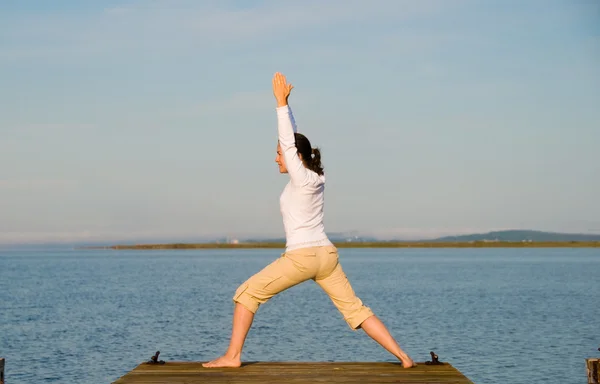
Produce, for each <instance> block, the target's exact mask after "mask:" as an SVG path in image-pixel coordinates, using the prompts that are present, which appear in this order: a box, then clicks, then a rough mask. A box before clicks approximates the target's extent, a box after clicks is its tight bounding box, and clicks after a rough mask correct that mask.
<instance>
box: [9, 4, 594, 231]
mask: <svg viewBox="0 0 600 384" xmlns="http://www.w3.org/2000/svg"><path fill="white" fill-rule="evenodd" d="M0 36H2V38H1V39H0V70H1V71H2V73H3V75H2V77H1V80H0V88H1V89H2V92H0V133H1V134H2V136H1V137H2V140H1V141H0V161H1V162H2V164H3V165H4V166H3V167H2V168H1V170H0V196H1V199H0V212H1V215H0V243H19V242H50V241H52V242H54V241H66V242H71V241H135V240H144V239H146V240H150V241H151V240H153V239H159V238H160V239H165V238H168V239H181V240H184V241H198V240H202V239H205V238H207V237H212V236H222V235H223V236H233V237H244V236H283V227H282V223H281V216H280V213H279V206H278V198H279V194H280V192H281V190H282V188H283V186H284V185H285V183H286V182H287V176H285V175H279V173H278V171H277V165H276V164H275V162H274V159H275V147H276V140H277V132H276V119H275V110H274V108H275V103H274V100H273V97H272V93H271V89H270V86H271V77H272V75H273V73H274V72H275V71H281V72H283V73H284V74H286V75H287V77H288V79H289V81H290V82H292V83H293V84H294V86H295V89H294V91H293V93H292V96H291V98H290V105H291V106H292V107H293V109H294V112H295V115H296V120H297V122H298V125H299V130H300V131H301V132H303V133H305V134H306V135H307V136H308V137H309V139H310V140H311V141H312V142H313V144H314V145H317V146H319V147H320V148H321V150H322V154H323V162H324V165H325V171H326V176H327V187H326V190H327V192H326V213H325V215H326V222H325V225H326V229H327V231H329V232H338V231H360V232H362V233H365V234H374V235H377V236H380V237H382V238H390V237H398V238H415V237H432V236H438V235H446V234H454V233H468V232H481V231H487V230H494V229H506V228H527V229H540V230H551V231H565V232H583V233H600V203H599V202H598V200H599V199H598V197H599V196H600V150H599V149H598V148H599V147H600V107H599V106H600V71H599V70H598V68H600V6H599V5H598V2H596V1H591V0H590V1H583V0H577V1H567V0H560V1H559V0H529V1H512V0H502V1H500V0H498V1H475V0H472V1H469V0H465V1H460V0H439V1H430V0H421V1H418V2H417V1H401V0H387V1H386V0H373V1H369V2H365V1H357V0H350V1H341V0H339V1H338V0H330V1H324V2H323V1H316V0H308V1H302V2H300V1H293V2H292V1H281V0H280V1H191V0H189V1H186V0H181V1H179V0H173V1H130V2H120V1H72V0H62V1H52V2H49V1H23V0H19V1H16V0H9V1H6V0H5V1H2V3H1V4H0Z"/></svg>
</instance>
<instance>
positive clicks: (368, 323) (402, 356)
mask: <svg viewBox="0 0 600 384" xmlns="http://www.w3.org/2000/svg"><path fill="white" fill-rule="evenodd" d="M336 264H337V265H336V266H335V268H334V269H333V271H332V272H331V274H330V275H329V276H327V277H325V278H322V279H315V282H316V283H317V284H319V286H320V287H321V288H322V289H323V290H324V291H325V292H326V293H327V295H329V297H330V298H331V301H333V304H334V305H335V306H336V307H337V309H338V310H339V311H340V312H341V313H342V315H343V316H344V320H346V322H347V323H348V325H349V326H350V328H351V329H353V330H356V329H359V328H362V329H363V330H364V331H365V333H366V334H367V335H369V336H370V337H371V338H372V339H373V340H375V341H376V342H378V343H379V344H380V345H381V346H382V347H383V348H385V349H386V350H387V351H388V352H390V353H391V354H393V355H394V356H396V358H398V359H399V360H400V361H402V365H403V366H404V367H405V368H410V367H412V366H414V365H415V363H414V362H413V361H412V359H411V358H410V357H409V356H408V355H407V354H406V353H405V352H404V351H403V350H402V349H401V348H400V346H399V345H398V343H397V342H396V340H394V338H393V337H392V335H391V334H390V333H389V331H388V330H387V328H386V327H385V325H384V324H383V323H382V322H381V320H379V318H377V316H375V315H374V314H373V312H372V311H371V309H370V308H368V307H366V306H365V305H364V304H363V302H362V301H361V300H360V299H359V298H358V297H357V296H356V294H355V293H354V290H353V289H352V286H351V285H350V281H349V280H348V277H347V276H346V274H345V273H344V271H343V269H342V266H341V265H340V264H339V263H336Z"/></svg>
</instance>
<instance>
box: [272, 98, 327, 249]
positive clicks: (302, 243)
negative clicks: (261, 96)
mask: <svg viewBox="0 0 600 384" xmlns="http://www.w3.org/2000/svg"><path fill="white" fill-rule="evenodd" d="M277 130H278V133H279V145H280V147H281V152H282V154H283V158H284V159H285V165H286V168H287V171H288V174H289V176H290V181H289V182H288V183H287V185H286V186H285V188H284V189H283V192H282V193H281V196H280V198H279V204H280V209H281V215H282V217H283V226H284V229H285V237H286V250H288V251H290V250H292V249H297V248H304V247H314V246H320V245H331V242H330V241H329V239H328V237H327V235H326V233H325V227H324V225H323V206H324V191H325V176H324V175H318V174H317V173H316V172H314V171H312V170H310V169H308V168H306V167H305V166H304V164H303V163H302V160H300V157H299V156H298V150H297V149H296V140H295V138H294V133H295V132H296V122H295V120H294V116H293V114H292V110H291V109H290V107H289V106H287V105H286V106H284V107H278V108H277Z"/></svg>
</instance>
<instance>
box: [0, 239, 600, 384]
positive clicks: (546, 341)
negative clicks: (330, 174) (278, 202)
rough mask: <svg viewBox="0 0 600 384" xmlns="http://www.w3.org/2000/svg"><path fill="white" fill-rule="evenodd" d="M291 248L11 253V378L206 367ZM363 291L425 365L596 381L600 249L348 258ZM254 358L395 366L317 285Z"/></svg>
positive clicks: (272, 313)
mask: <svg viewBox="0 0 600 384" xmlns="http://www.w3.org/2000/svg"><path fill="white" fill-rule="evenodd" d="M279 254H280V250H193V251H82V250H37V251H31V250H30V251H24V250H20V251H19V250H16V251H6V250H5V251H0V356H1V357H5V358H6V361H7V363H6V364H7V367H6V375H7V380H8V382H9V383H23V384H25V383H43V382H56V383H110V382H111V381H113V380H116V379H117V378H118V377H120V376H122V375H124V374H125V373H127V372H128V371H130V370H131V369H133V368H134V367H135V366H136V365H138V364H139V363H141V362H143V361H146V360H148V359H149V358H150V356H152V354H153V353H154V352H155V351H157V350H160V351H161V356H160V357H161V359H164V360H166V361H173V360H186V361H205V360H209V359H211V358H213V357H216V356H217V355H219V354H220V353H222V352H223V351H224V350H225V349H226V347H227V343H228V338H229V334H230V322H231V314H232V309H233V306H232V301H231V296H232V295H233V292H234V291H235V289H236V288H237V286H238V285H239V284H240V283H241V282H242V281H243V280H244V279H245V278H246V277H248V276H250V275H251V274H253V273H254V272H256V271H258V270H259V269H260V268H262V267H263V266H264V265H266V264H267V263H269V262H270V261H271V260H273V259H274V258H276V257H278V256H279ZM340 257H341V261H342V265H343V267H344V269H345V271H346V273H347V275H348V277H349V278H350V280H351V283H352V284H353V287H354V289H355V291H356V292H357V293H358V295H359V297H360V298H361V299H362V300H363V301H364V302H365V303H366V304H367V305H369V306H370V307H371V308H372V309H373V310H374V311H375V313H376V314H377V315H379V317H380V318H381V319H382V320H383V321H384V322H385V323H386V325H387V326H388V328H390V330H391V331H392V333H393V334H394V336H395V337H396V338H397V339H398V341H399V342H400V344H401V346H402V347H403V348H404V349H405V350H406V351H407V352H408V353H409V354H410V355H411V356H412V357H413V358H414V359H415V360H417V361H426V360H429V359H430V355H429V351H432V350H433V351H435V352H436V353H437V354H438V356H439V358H440V360H442V361H448V362H450V363H452V364H453V365H454V366H455V367H456V368H457V369H459V370H460V371H461V372H462V373H464V374H465V375H466V376H468V377H469V378H470V379H471V380H473V381H474V382H475V383H477V384H483V383H492V384H495V383H497V384H500V383H502V384H505V383H513V384H520V383H523V384H525V383H527V384H529V383H532V382H540V381H544V382H545V383H556V384H570V383H572V384H575V383H584V382H585V380H586V378H585V364H584V359H585V358H587V357H596V356H598V355H600V353H599V352H598V351H597V348H598V347H600V332H599V331H598V330H599V327H598V326H599V325H600V305H598V294H599V293H600V285H599V284H598V271H599V270H600V250H598V249H559V248H556V249H340ZM243 359H244V360H246V361H257V360H260V361H393V358H392V356H391V355H389V354H388V353H387V352H386V351H384V350H383V349H382V348H381V347H379V346H378V345H377V344H376V343H375V342H373V341H372V340H371V339H370V338H369V337H368V336H366V335H365V334H364V333H363V332H362V331H359V332H354V331H351V330H350V329H349V328H348V327H347V325H346V323H345V322H344V321H343V319H342V318H341V316H340V315H339V314H338V312H337V310H336V309H335V307H334V306H333V304H332V303H331V302H330V301H329V299H328V298H327V296H326V295H325V294H324V293H323V292H322V291H321V290H320V288H318V287H317V285H316V284H314V283H313V282H310V281H309V282H307V283H304V284H303V285H300V286H296V287H294V288H292V289H290V290H288V291H286V292H284V293H282V294H280V295H278V296H276V297H275V298H273V299H272V300H271V301H270V302H269V303H267V304H266V305H265V306H263V307H261V309H260V310H259V313H258V315H257V317H256V319H255V322H254V325H253V328H252V329H251V331H250V334H249V335H248V339H247V344H246V348H245V351H244V356H243Z"/></svg>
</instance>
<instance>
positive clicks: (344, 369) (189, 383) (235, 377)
mask: <svg viewBox="0 0 600 384" xmlns="http://www.w3.org/2000/svg"><path fill="white" fill-rule="evenodd" d="M142 383H144V384H145V383H148V384H150V383H152V384H156V383H173V384H184V383H185V384H195V383H229V384H251V383H261V384H272V383H286V384H292V383H294V384H305V383H306V384H308V383H348V384H352V383H360V384H370V383H411V384H425V383H428V384H433V383H436V384H473V382H472V381H470V380H469V379H468V378H467V377H465V376H464V375H463V374H462V373H460V372H459V371H458V370H457V369H456V368H454V367H453V366H452V365H450V364H448V363H441V364H438V365H426V364H425V363H419V362H417V366H416V367H414V368H409V369H405V368H403V367H402V365H401V364H400V363H383V362H339V363H329V362H247V363H243V364H242V366H241V367H240V368H204V367H202V363H200V362H166V363H164V364H149V363H142V364H140V365H138V366H137V367H136V368H135V369H134V370H133V371H131V372H129V373H127V374H126V375H125V376H123V377H121V378H120V379H118V380H117V381H115V382H113V384H142Z"/></svg>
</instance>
